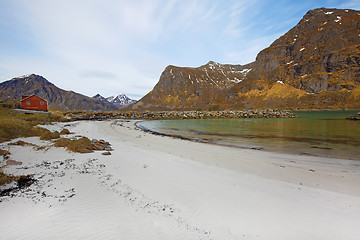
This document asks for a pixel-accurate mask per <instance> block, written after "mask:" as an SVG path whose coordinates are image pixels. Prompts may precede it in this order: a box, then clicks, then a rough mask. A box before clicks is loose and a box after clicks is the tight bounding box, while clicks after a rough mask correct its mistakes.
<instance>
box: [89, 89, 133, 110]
mask: <svg viewBox="0 0 360 240" xmlns="http://www.w3.org/2000/svg"><path fill="white" fill-rule="evenodd" d="M93 98H94V99H98V100H100V101H102V102H104V103H109V104H111V105H113V106H114V108H115V109H120V108H124V107H126V106H129V105H131V104H133V103H136V100H132V99H130V98H129V97H128V96H126V95H125V94H123V93H120V94H118V95H115V96H111V97H108V98H104V97H103V96H101V95H100V94H96V95H95V96H93Z"/></svg>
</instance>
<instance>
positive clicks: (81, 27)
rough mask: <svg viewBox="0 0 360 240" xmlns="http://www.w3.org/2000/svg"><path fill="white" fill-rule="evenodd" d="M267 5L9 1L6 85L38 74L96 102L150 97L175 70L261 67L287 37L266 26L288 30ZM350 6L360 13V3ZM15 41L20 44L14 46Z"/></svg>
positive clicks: (0, 44)
mask: <svg viewBox="0 0 360 240" xmlns="http://www.w3.org/2000/svg"><path fill="white" fill-rule="evenodd" d="M265 2H266V1H265V0H254V1H246V0H227V1H220V0H133V1H128V0H106V1H101V0H77V1H74V0H62V1H49V0H32V1H27V0H17V1H7V2H5V1H2V2H1V3H0V13H2V14H1V15H0V19H1V20H2V22H1V24H0V64H1V65H0V73H1V75H0V77H1V78H2V79H1V80H5V79H10V78H12V77H15V76H18V75H23V74H27V73H36V74H40V75H43V76H44V77H46V78H47V79H48V80H49V81H51V82H54V83H55V84H56V85H58V86H59V87H62V88H65V89H71V90H74V91H78V92H80V93H83V94H86V95H90V96H91V95H95V94H96V93H97V91H101V92H99V93H100V94H102V95H104V96H108V95H112V94H115V93H116V91H119V92H124V93H125V94H126V93H132V94H133V95H141V94H142V95H145V94H146V93H147V92H148V91H150V90H151V89H152V88H153V86H154V85H155V84H156V83H157V81H158V79H159V77H160V74H161V72H162V71H163V69H164V68H165V67H166V65H168V64H175V65H180V66H199V65H202V64H205V63H206V62H208V61H209V60H215V61H222V62H224V63H241V64H245V63H248V62H250V61H253V60H254V59H255V56H256V54H257V53H258V52H259V51H260V50H262V49H263V48H265V47H267V46H269V45H270V43H271V42H272V41H273V40H275V39H276V38H277V37H279V36H280V34H277V33H274V31H275V32H279V31H282V30H280V29H279V27H278V28H269V29H265V27H264V25H266V24H265V23H264V22H263V21H264V20H267V19H272V22H269V24H270V25H271V26H278V25H280V26H282V25H281V24H282V23H283V24H285V21H282V22H280V23H279V22H276V19H277V18H274V16H272V15H271V12H270V11H268V9H267V8H265V9H263V6H264V3H265ZM266 3H267V4H268V2H266ZM276 3H277V4H278V5H277V7H278V6H279V7H280V6H282V5H284V4H285V3H286V4H285V5H286V6H288V5H289V4H288V2H286V1H281V0H280V1H277V2H276ZM344 4H347V6H355V5H356V4H357V1H348V2H347V3H344ZM298 5H299V4H298ZM267 6H269V4H268V5H267ZM2 9H3V11H1V10H2ZM288 9H291V7H290V6H288ZM288 12H291V11H290V10H289V11H288ZM4 14H5V15H4ZM296 16H297V15H296ZM4 19H10V21H4ZM259 19H260V20H261V21H260V20H259ZM257 20H259V21H260V22H261V23H262V24H259V23H258V22H257ZM286 24H290V25H291V23H286ZM286 27H287V26H284V28H286ZM290 27H292V26H290ZM289 29H290V28H289ZM9 36H11V37H12V39H11V40H9V41H7V39H8V37H9ZM4 46H6V49H5V47H4ZM99 84H101V86H100V85H99ZM140 86H141V87H140Z"/></svg>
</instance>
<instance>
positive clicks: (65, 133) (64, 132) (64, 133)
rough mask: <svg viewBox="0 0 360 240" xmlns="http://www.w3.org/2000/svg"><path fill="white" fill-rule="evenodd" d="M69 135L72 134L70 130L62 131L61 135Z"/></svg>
mask: <svg viewBox="0 0 360 240" xmlns="http://www.w3.org/2000/svg"><path fill="white" fill-rule="evenodd" d="M67 134H71V132H70V131H69V129H66V128H64V129H63V130H61V132H60V135H67Z"/></svg>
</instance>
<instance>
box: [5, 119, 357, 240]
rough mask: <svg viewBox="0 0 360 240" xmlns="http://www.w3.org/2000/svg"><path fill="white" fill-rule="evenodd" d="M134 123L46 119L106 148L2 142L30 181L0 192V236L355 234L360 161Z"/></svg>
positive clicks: (300, 236) (303, 236)
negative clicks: (184, 135)
mask: <svg viewBox="0 0 360 240" xmlns="http://www.w3.org/2000/svg"><path fill="white" fill-rule="evenodd" d="M134 124H135V121H125V120H111V121H99V122H96V121H81V122H73V123H56V124H53V125H47V126H45V127H47V128H48V129H50V130H61V129H63V128H64V127H65V126H66V128H67V129H69V130H70V131H71V132H73V134H72V135H70V136H69V137H74V136H76V135H81V136H86V137H88V138H90V139H93V138H95V139H104V140H105V141H108V142H110V144H111V147H112V148H113V149H114V150H113V151H111V155H109V156H104V155H102V154H101V153H102V152H101V151H96V152H94V153H86V154H80V153H73V152H68V151H67V150H65V149H64V148H55V147H48V148H45V150H36V149H34V148H33V147H31V146H26V147H24V146H11V147H10V152H11V159H13V160H16V161H21V162H22V163H23V164H22V165H18V166H7V167H5V168H4V171H5V172H6V173H11V174H15V175H20V174H34V178H36V179H38V181H37V182H35V183H34V184H33V185H31V186H30V187H29V188H27V189H24V190H22V191H19V192H17V193H15V194H14V195H13V196H4V197H1V198H0V200H1V202H0V214H1V217H0V239H4V240H5V239H26V240H31V239H36V240H41V239H86V240H89V239H127V240H128V239H139V240H140V239H141V240H142V239H144V240H145V239H146V240H149V239H150V240H151V239H154V240H161V239H167V240H168V239H179V240H180V239H181V240H184V239H222V240H224V239H276V240H279V239H287V240H289V239H299V240H300V239H301V240H303V239H312V240H313V239H334V240H339V239H341V240H346V239H354V240H355V239H359V236H360V228H359V226H360V162H359V161H352V160H343V159H327V158H320V157H313V156H302V155H290V154H282V153H274V152H265V151H258V150H246V149H238V148H230V147H224V146H217V145H211V144H205V143H197V142H191V141H186V140H180V139H175V138H171V137H163V136H157V135H153V134H150V133H145V132H143V131H141V130H139V129H137V128H136V127H135V125H134ZM17 140H19V139H14V140H13V142H14V141H17ZM21 140H23V141H27V142H31V143H35V144H37V145H50V142H49V141H40V140H39V138H37V137H32V138H21ZM0 148H2V149H8V145H7V143H2V144H0Z"/></svg>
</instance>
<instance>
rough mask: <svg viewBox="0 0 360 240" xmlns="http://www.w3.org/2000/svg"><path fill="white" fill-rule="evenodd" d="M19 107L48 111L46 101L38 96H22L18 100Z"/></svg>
mask: <svg viewBox="0 0 360 240" xmlns="http://www.w3.org/2000/svg"><path fill="white" fill-rule="evenodd" d="M20 107H21V109H26V110H38V111H48V103H47V101H46V100H45V99H42V98H41V97H39V96H36V95H35V94H34V95H31V96H22V97H21V101H20Z"/></svg>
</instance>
